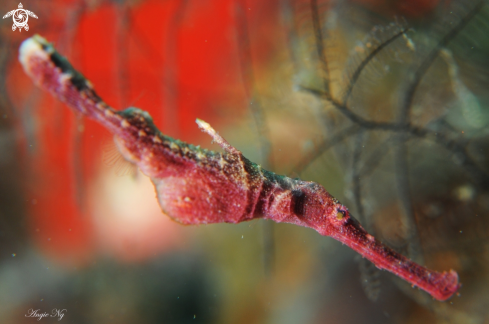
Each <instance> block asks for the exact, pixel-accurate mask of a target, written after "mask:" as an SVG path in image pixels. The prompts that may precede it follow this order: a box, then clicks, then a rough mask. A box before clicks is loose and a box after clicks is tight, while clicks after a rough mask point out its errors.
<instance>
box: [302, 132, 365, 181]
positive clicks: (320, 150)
mask: <svg viewBox="0 0 489 324" xmlns="http://www.w3.org/2000/svg"><path fill="white" fill-rule="evenodd" d="M359 130H360V128H359V127H358V126H357V125H352V126H349V127H346V128H345V129H343V130H341V131H339V132H337V133H336V134H335V135H333V136H332V137H330V138H329V139H324V140H323V141H322V142H321V143H320V144H319V145H317V146H316V147H315V149H314V150H313V151H312V152H310V153H309V154H307V155H306V156H305V157H304V158H303V159H302V160H301V161H300V162H299V163H298V164H297V165H296V166H295V167H294V169H293V171H294V172H296V173H297V174H301V173H302V171H304V169H305V168H306V167H307V166H308V165H309V164H311V163H312V162H313V161H314V160H316V159H317V158H318V157H320V156H321V155H322V154H324V152H326V151H327V150H328V149H330V148H331V147H333V146H335V145H336V144H338V143H340V142H341V141H343V140H344V139H346V138H348V137H350V136H352V135H355V134H356V133H358V131H359Z"/></svg>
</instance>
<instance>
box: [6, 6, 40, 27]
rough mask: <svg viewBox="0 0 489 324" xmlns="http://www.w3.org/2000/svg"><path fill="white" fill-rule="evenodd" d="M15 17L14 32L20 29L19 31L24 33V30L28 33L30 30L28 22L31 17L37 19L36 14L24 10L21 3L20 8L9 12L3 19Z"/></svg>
mask: <svg viewBox="0 0 489 324" xmlns="http://www.w3.org/2000/svg"><path fill="white" fill-rule="evenodd" d="M10 16H13V19H14V24H13V25H12V30H13V31H15V30H16V29H17V28H19V31H22V28H24V29H25V30H26V31H27V30H29V25H27V21H28V20H29V16H31V17H34V18H36V19H37V16H36V14H35V13H33V12H32V11H29V10H25V9H23V6H22V3H19V8H18V9H14V10H12V11H9V12H7V14H6V15H5V16H3V19H5V18H8V17H10Z"/></svg>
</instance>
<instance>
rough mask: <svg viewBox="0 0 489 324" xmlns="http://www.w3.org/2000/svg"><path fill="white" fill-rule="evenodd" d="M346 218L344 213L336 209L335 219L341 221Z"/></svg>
mask: <svg viewBox="0 0 489 324" xmlns="http://www.w3.org/2000/svg"><path fill="white" fill-rule="evenodd" d="M345 216H346V212H345V211H344V210H341V209H338V210H337V212H336V219H337V220H342V219H343V218H344V217H345Z"/></svg>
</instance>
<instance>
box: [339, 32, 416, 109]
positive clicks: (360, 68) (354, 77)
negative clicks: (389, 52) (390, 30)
mask: <svg viewBox="0 0 489 324" xmlns="http://www.w3.org/2000/svg"><path fill="white" fill-rule="evenodd" d="M406 31H407V30H406V29H404V28H402V29H401V30H400V31H399V32H397V33H395V34H394V35H392V36H391V37H390V38H388V39H387V40H386V41H384V42H382V43H381V44H380V45H379V46H378V47H377V48H375V49H374V50H373V51H372V52H371V53H370V54H369V55H367V57H366V58H365V59H364V60H363V61H362V62H361V63H360V65H359V66H357V68H356V69H355V72H353V75H352V77H351V79H350V81H349V82H348V88H347V89H346V91H345V95H344V97H343V104H344V105H346V103H347V101H348V98H349V97H350V95H351V92H352V91H353V87H354V86H355V83H356V82H357V80H358V78H359V77H360V74H361V73H362V71H363V70H364V69H365V67H366V66H367V65H368V64H369V63H370V62H371V61H372V60H373V58H374V57H375V56H376V55H377V54H379V52H380V51H382V50H383V49H384V48H386V47H387V46H389V44H391V43H392V42H393V41H395V40H396V39H398V38H399V37H400V36H402V35H404V34H405V33H406Z"/></svg>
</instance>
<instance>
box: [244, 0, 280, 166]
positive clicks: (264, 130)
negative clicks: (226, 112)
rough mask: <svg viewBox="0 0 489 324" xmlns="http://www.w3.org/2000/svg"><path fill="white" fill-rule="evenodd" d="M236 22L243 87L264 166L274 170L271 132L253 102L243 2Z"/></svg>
mask: <svg viewBox="0 0 489 324" xmlns="http://www.w3.org/2000/svg"><path fill="white" fill-rule="evenodd" d="M235 14H236V20H237V23H238V26H239V27H238V28H237V33H238V35H237V38H238V42H237V44H238V49H239V50H238V53H239V62H240V68H241V78H242V80H243V86H244V89H245V93H246V96H247V98H248V100H249V105H248V108H249V109H250V111H251V114H252V116H253V120H254V122H255V124H256V127H257V130H258V137H259V141H260V152H261V159H262V162H261V164H262V166H263V167H264V168H265V169H269V170H270V169H271V170H273V158H272V153H271V152H272V151H271V143H270V140H269V138H270V131H269V129H268V126H267V121H266V117H265V114H264V112H263V109H262V106H261V103H260V101H259V100H256V99H255V100H252V98H253V97H254V95H253V93H255V92H256V91H255V90H254V89H253V88H252V87H253V85H254V84H255V77H254V73H253V64H252V62H253V59H252V55H251V47H250V46H251V42H250V35H249V26H248V20H247V18H246V10H244V6H243V4H242V3H241V2H239V1H238V2H237V4H236V7H235Z"/></svg>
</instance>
